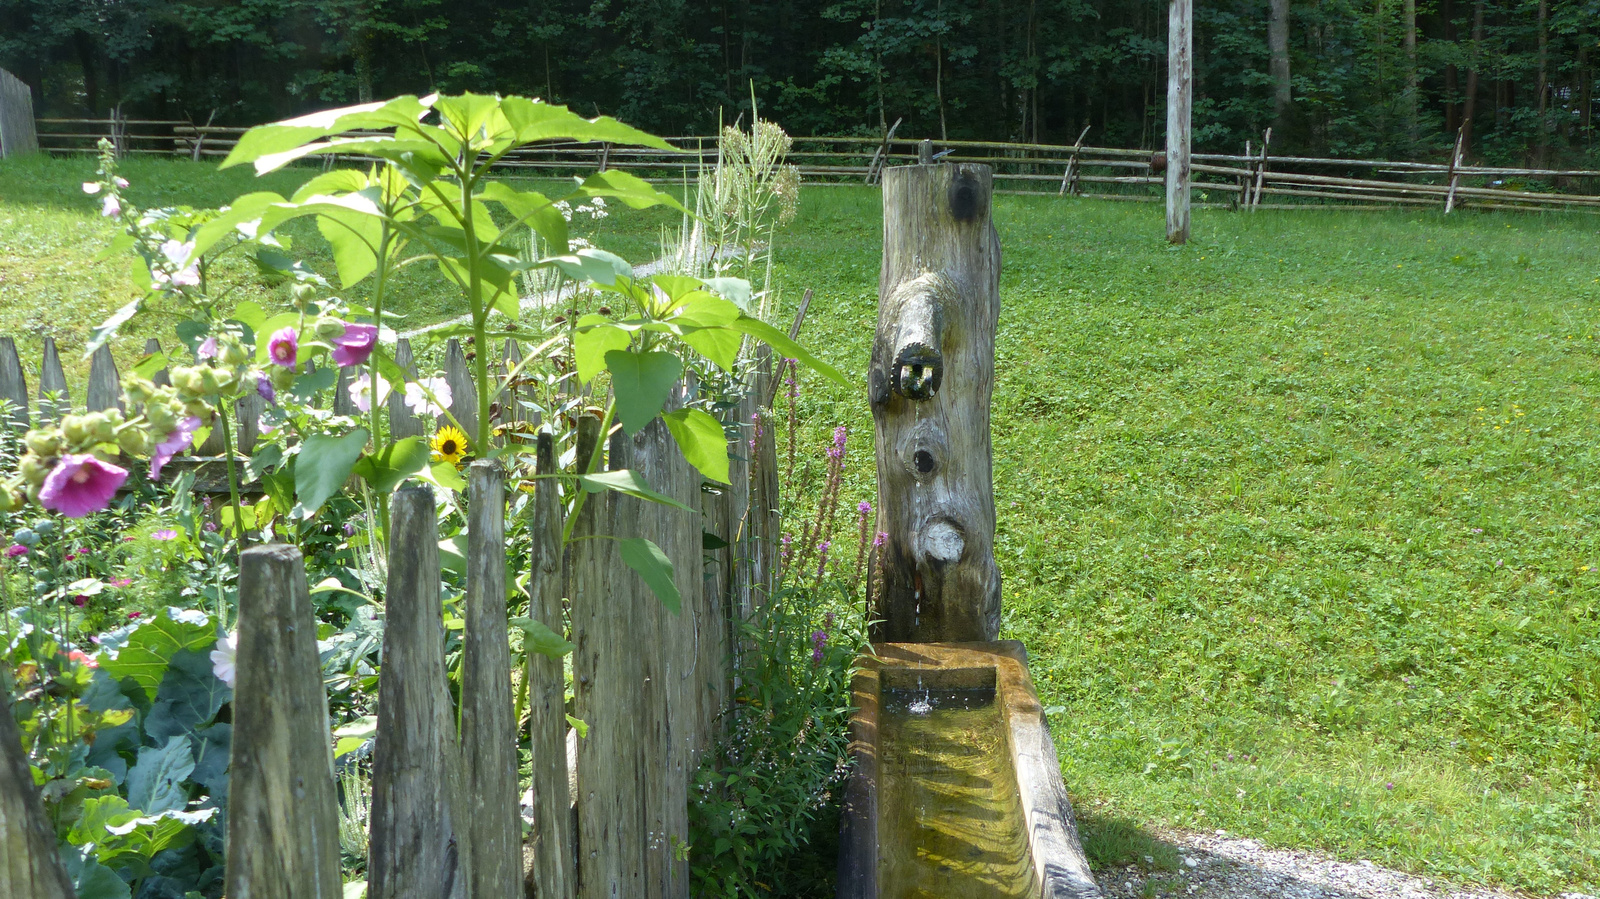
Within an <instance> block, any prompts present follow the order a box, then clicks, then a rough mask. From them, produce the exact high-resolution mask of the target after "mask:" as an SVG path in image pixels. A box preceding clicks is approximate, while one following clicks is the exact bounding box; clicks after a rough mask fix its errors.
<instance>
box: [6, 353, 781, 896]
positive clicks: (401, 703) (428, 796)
mask: <svg viewBox="0 0 1600 899" xmlns="http://www.w3.org/2000/svg"><path fill="white" fill-rule="evenodd" d="M451 344H452V346H450V347H449V348H448V349H447V351H446V360H447V361H446V367H447V373H448V372H450V371H451V370H452V366H458V368H459V372H460V375H461V377H463V378H464V377H465V358H464V355H463V354H462V352H461V349H460V347H459V346H458V345H454V344H455V342H454V341H451ZM515 351H516V348H515V346H514V345H508V346H507V348H506V353H507V354H508V355H511V356H514V354H515ZM408 355H409V346H406V345H404V344H403V343H402V345H401V346H400V347H399V349H398V352H397V356H399V357H400V361H401V362H402V364H405V361H406V360H405V357H406V356H408ZM40 367H41V370H42V372H43V374H42V375H41V376H40V381H39V383H40V388H41V392H42V393H43V394H45V395H46V396H45V398H44V399H43V400H41V402H40V403H38V404H31V403H29V402H28V396H27V388H26V383H25V381H24V380H23V371H22V368H21V365H20V362H19V361H18V358H17V353H16V348H15V344H14V341H12V340H11V339H9V338H0V396H3V397H6V398H11V399H15V398H16V397H17V396H18V395H19V392H20V396H21V397H22V399H23V402H22V403H21V404H20V406H21V407H22V408H23V409H26V410H27V411H28V412H29V413H31V414H33V415H36V416H54V415H58V414H62V413H63V412H64V411H65V410H66V409H68V408H70V407H69V406H68V405H64V404H63V402H62V394H63V393H64V391H65V380H64V378H63V377H62V376H61V367H60V360H59V358H58V356H57V354H56V350H55V347H54V345H53V343H51V342H47V343H46V344H45V351H44V358H43V360H42V363H41V366H40ZM115 384H116V377H115V365H114V363H113V361H112V360H111V357H110V354H109V352H108V351H105V350H102V351H101V352H100V353H97V354H96V356H95V362H94V363H93V365H92V367H91V375H90V379H89V387H88V391H87V395H88V400H87V406H88V408H102V409H103V408H107V407H109V406H110V405H112V404H113V403H115V402H116V397H117V394H116V393H115V392H114V391H113V390H112V387H113V386H114V385H115ZM691 389H692V387H691V386H689V385H685V384H680V385H679V386H678V388H677V390H676V392H675V394H674V395H673V397H672V398H671V399H670V400H669V405H675V404H681V403H683V402H685V401H686V400H687V399H688V395H689V391H690V390H691ZM773 389H774V382H773V375H772V358H771V354H770V353H768V352H765V351H762V352H758V354H757V357H756V366H755V371H754V374H753V376H752V377H751V383H750V385H749V390H748V392H747V393H746V395H745V396H744V399H743V400H742V402H741V404H740V406H739V408H738V411H737V412H736V413H735V414H736V415H737V416H739V419H738V420H739V421H740V422H741V423H742V424H744V425H745V429H746V431H748V434H747V437H746V439H745V440H741V445H740V446H739V447H737V450H738V451H736V452H734V453H733V454H732V456H733V459H732V478H731V481H732V483H731V484H729V485H726V486H722V485H717V486H716V489H708V488H707V486H706V485H703V484H702V479H701V477H700V475H699V474H698V472H696V471H695V469H694V468H693V467H692V466H690V465H689V463H688V462H687V461H686V460H685V459H684V457H683V455H682V453H681V452H680V451H679V449H678V447H677V444H676V442H675V441H674V440H673V439H672V437H671V435H670V433H669V432H668V431H667V429H666V427H665V425H664V423H663V422H661V421H660V420H657V421H656V422H654V423H652V424H651V425H649V426H648V427H646V428H645V429H644V430H642V431H641V432H640V433H639V434H638V435H636V436H635V437H633V438H629V437H627V436H626V435H625V434H623V433H622V432H621V431H618V432H617V433H615V434H613V435H612V436H611V438H610V440H609V441H606V442H605V443H607V445H602V443H603V441H602V440H601V435H600V433H599V425H600V422H599V420H598V419H596V418H594V417H590V416H585V417H583V418H580V419H579V421H578V426H577V433H576V452H575V453H574V456H575V459H574V462H573V467H572V468H571V469H569V470H568V473H569V474H572V473H576V472H578V471H584V470H587V466H588V464H589V461H590V460H591V459H593V458H594V457H595V455H596V454H599V455H600V456H601V459H602V461H603V462H604V465H602V466H600V467H601V468H609V469H613V470H616V469H630V470H632V471H635V472H637V473H639V474H640V475H641V476H643V477H644V479H645V480H646V481H647V482H648V483H649V484H650V485H651V486H652V487H653V488H654V489H655V490H657V491H658V492H660V493H663V494H665V495H667V496H668V497H671V498H672V499H673V500H675V501H677V502H678V503H681V504H682V505H683V506H686V507H688V509H691V510H694V511H685V510H684V509H682V508H675V507H672V506H667V505H663V504H657V503H651V502H646V501H642V500H638V499H634V498H630V497H627V496H624V495H622V494H618V493H613V492H601V493H596V494H591V495H589V496H588V497H587V501H586V502H585V503H584V504H583V506H582V509H581V511H580V512H579V513H578V518H577V520H576V521H575V522H573V527H572V540H571V541H570V542H569V543H567V544H566V545H565V546H563V544H562V541H561V534H562V532H563V527H564V526H565V524H566V522H565V521H564V519H563V515H564V512H563V504H562V501H561V499H560V497H559V496H558V493H557V491H558V489H559V488H558V486H557V483H558V482H557V480H556V479H549V478H538V479H534V480H533V481H532V482H531V483H527V484H518V485H512V486H513V487H514V488H523V489H526V490H531V491H532V493H533V497H534V498H533V502H532V510H531V514H532V516H533V519H532V522H533V527H532V531H533V533H534V534H535V535H536V536H535V538H534V541H533V546H532V555H531V561H530V562H529V570H528V572H527V573H528V574H529V579H528V586H527V605H528V609H527V611H528V616H529V617H530V618H532V619H534V620H537V621H539V622H541V623H542V624H544V625H545V626H546V627H548V628H550V629H551V630H552V631H554V632H555V633H557V634H567V635H569V638H570V640H571V642H572V643H573V644H575V647H576V648H575V650H574V651H573V655H572V659H571V667H572V685H573V692H574V701H573V703H572V708H571V710H570V714H572V715H574V716H575V717H576V718H577V719H579V720H581V721H582V722H583V723H584V725H585V726H586V729H587V735H586V736H585V737H583V738H582V739H579V738H578V737H577V735H576V733H575V731H574V729H573V728H572V727H570V726H569V722H568V720H567V715H568V714H569V710H568V707H567V703H566V701H565V688H566V680H565V676H564V674H563V665H562V662H561V661H559V660H555V659H550V658H547V657H545V656H542V655H539V654H537V653H530V654H529V655H530V658H529V660H528V664H527V666H526V667H525V668H524V669H523V670H522V671H520V672H519V673H518V674H517V675H516V678H517V679H519V680H520V681H521V682H522V684H523V685H525V688H526V691H527V693H526V695H527V697H528V702H527V707H528V710H529V712H528V716H527V720H526V721H525V722H518V721H517V720H515V715H514V711H513V710H514V708H515V706H514V704H513V699H512V684H513V674H512V672H511V659H510V650H509V641H508V633H507V632H508V624H507V604H508V601H507V595H508V594H507V587H506V578H507V576H508V574H509V575H516V574H518V572H508V570H507V550H506V539H505V512H506V509H507V493H508V485H507V484H506V475H505V473H504V471H503V470H502V469H501V468H500V466H499V463H497V462H490V461H480V462H475V463H473V464H472V465H471V466H470V467H469V470H468V473H467V474H468V477H467V483H468V488H467V494H466V495H467V503H468V505H467V517H468V528H467V534H468V547H467V568H466V570H467V575H466V583H467V594H466V598H465V609H464V618H465V626H464V632H463V650H462V652H463V655H462V665H461V690H460V692H461V700H460V709H459V726H458V725H457V720H458V719H457V713H456V709H455V706H454V705H453V703H452V699H451V695H450V692H449V688H448V685H447V681H446V674H445V667H444V664H445V663H444V657H443V646H444V630H443V621H442V611H441V610H442V605H441V597H440V579H439V571H440V568H439V535H438V532H437V520H436V514H435V501H434V496H433V493H432V488H430V487H427V486H425V485H424V486H411V487H404V488H402V489H401V490H399V491H398V492H397V493H396V494H395V495H394V496H393V498H392V503H391V511H392V514H391V519H390V529H389V535H388V539H389V547H388V548H389V552H388V554H387V555H388V575H387V576H388V581H387V589H386V592H385V595H384V616H385V635H384V643H383V650H382V652H383V664H382V670H381V674H380V682H379V696H378V723H377V732H376V737H375V743H374V751H373V756H372V791H373V793H372V804H371V817H370V830H369V834H370V853H369V860H368V869H367V878H368V890H369V892H368V896H369V897H371V899H393V897H429V899H434V897H462V899H466V897H472V899H477V897H496V899H509V897H514V896H515V897H520V896H524V895H526V896H530V897H532V896H537V897H541V899H580V897H581V899H601V897H634V896H639V897H663V899H687V897H688V896H689V871H688V862H687V851H686V850H687V845H688V839H689V833H688V814H689V812H688V810H689V790H690V785H691V781H692V778H693V775H694V773H695V771H696V769H697V768H698V766H699V764H700V761H701V759H702V757H703V756H704V755H705V753H707V752H709V751H711V749H712V746H713V743H714V741H715V738H716V735H717V732H718V728H719V726H720V722H721V720H722V715H723V713H724V712H725V711H726V710H727V707H728V705H729V701H728V700H729V697H730V695H731V677H732V670H733V668H732V664H733V659H732V656H733V653H735V652H736V651H738V649H739V647H738V645H737V642H736V641H735V640H734V639H733V633H734V629H735V628H734V622H735V621H736V619H739V618H745V617H748V616H750V615H751V614H753V613H754V611H755V610H756V609H757V608H758V607H759V606H760V605H761V604H762V603H763V602H764V600H765V597H766V596H767V595H768V592H769V590H770V588H771V585H772V580H773V577H774V572H775V565H776V559H777V552H778V525H779V522H778V517H777V514H778V513H777V506H778V477H777V470H778V466H777V452H776V448H775V443H774V431H773V429H772V428H770V427H764V428H759V427H753V422H755V421H756V420H757V418H758V416H759V415H760V414H761V413H760V409H761V408H762V406H763V405H765V404H767V403H770V402H771V397H772V395H773ZM398 393H399V391H395V392H394V393H392V394H391V397H394V396H397V395H398ZM470 395H471V391H470V390H469V389H467V388H466V387H465V386H463V388H462V389H461V390H460V391H457V392H456V394H455V397H454V398H455V399H459V400H461V401H462V402H463V403H464V404H465V405H470V403H469V402H466V400H467V398H469V397H470ZM339 396H347V394H345V392H344V391H343V390H340V392H339V393H338V394H336V395H335V398H334V399H335V402H337V401H338V397H339ZM68 402H70V401H68ZM402 408H403V407H402ZM463 411H465V410H464V409H463V408H458V409H457V411H456V414H457V415H458V417H459V416H460V415H461V413H462V412H463ZM35 420H37V419H35ZM410 421H411V422H412V423H413V424H416V425H417V426H418V430H419V431H420V423H418V422H416V421H415V419H411V420H410ZM403 422H404V419H402V418H397V419H395V427H396V429H397V430H396V433H397V434H399V432H400V430H401V429H403V428H404V427H405V425H404V424H403ZM243 431H244V429H243V428H241V432H243ZM254 439H255V435H254V434H251V435H250V436H248V437H247V435H246V434H245V433H241V434H240V440H239V446H238V447H237V451H238V452H239V453H241V454H247V453H248V451H249V448H251V447H252V446H253V442H252V441H253V440H254ZM533 439H534V441H535V446H534V450H535V454H536V459H537V469H536V470H537V472H538V473H539V474H555V473H557V472H558V469H557V458H558V456H557V453H556V449H555V441H554V438H553V436H552V434H551V433H550V431H549V430H548V429H544V430H540V431H538V432H537V434H536V436H535V437H534V438H533ZM746 447H748V448H749V449H748V450H746ZM202 451H204V450H202ZM218 452H219V453H220V452H222V449H221V448H220V447H219V448H218ZM567 483H569V484H570V483H571V482H570V481H569V482H567ZM568 489H569V490H570V489H571V488H570V487H569V488H568ZM705 534H712V535H715V536H716V537H718V538H719V540H717V541H708V540H706V539H705ZM611 537H616V538H628V537H645V538H648V539H650V540H652V541H654V542H655V543H656V544H657V545H658V546H659V547H661V549H662V550H663V552H664V553H665V554H666V555H667V557H668V558H669V559H670V560H671V561H672V564H673V571H674V575H673V579H674V582H675V585H676V587H677V590H678V593H679V595H680V597H681V606H680V608H679V609H678V610H677V611H676V612H673V611H669V610H667V609H666V608H665V607H664V606H663V605H662V603H661V602H660V601H659V600H658V599H657V598H656V596H655V594H654V593H653V592H652V591H651V590H650V589H649V588H648V587H647V586H646V585H645V584H644V583H643V582H642V581H641V580H640V578H639V577H638V576H637V575H636V574H634V573H633V571H632V570H631V569H629V568H627V567H626V566H625V565H624V564H623V563H622V562H621V560H620V557H619V552H620V549H619V546H620V544H619V543H618V542H617V541H616V540H613V539H607V538H611ZM718 544H726V545H725V546H722V547H721V548H718V549H709V548H708V547H709V546H713V545H718ZM513 601H514V602H518V603H519V604H520V601H519V600H515V599H514V600H513ZM316 624H317V622H316V619H315V617H314V609H313V606H312V604H311V601H310V597H309V594H308V592H307V581H306V575H305V570H304V567H303V565H302V561H301V557H300V553H299V552H298V551H297V550H296V549H294V548H292V547H288V546H282V545H270V546H259V547H253V548H250V549H247V550H245V551H244V552H243V553H241V557H240V574H239V641H238V660H237V665H236V669H237V671H238V672H239V674H238V681H237V685H236V687H235V694H234V712H233V726H234V736H233V740H234V743H233V755H232V762H231V767H230V775H229V776H230V786H229V796H230V800H229V802H230V807H229V819H228V825H227V827H228V829H227V836H228V840H227V879H226V883H227V888H226V889H227V892H226V895H228V896H230V897H235V899H243V897H249V896H272V897H280V896H281V897H315V899H340V897H341V896H342V892H341V889H342V888H341V884H340V873H339V872H340V864H339V863H340V854H339V853H340V850H339V840H338V824H339V819H338V802H337V790H338V785H337V782H336V779H335V776H334V771H333V766H332V761H333V760H332V754H331V752H332V750H331V747H332V738H331V732H330V723H329V718H328V711H327V708H328V706H327V695H326V692H325V690H324V686H323V679H322V672H321V669H320V666H319V663H318V656H317V650H316V643H315V634H316ZM3 700H4V697H0V701H3ZM0 718H4V719H5V720H9V718H8V717H7V716H6V715H5V714H4V709H3V708H0ZM519 746H526V747H527V748H528V749H529V750H530V751H531V758H532V767H533V776H532V794H533V797H534V814H535V819H536V823H535V825H534V828H533V837H532V840H531V841H530V842H528V843H526V844H525V843H524V841H523V839H522V832H521V822H520V819H519V811H518V804H519V799H520V796H521V794H520V791H519V784H518V749H519ZM17 752H18V744H17V741H16V739H15V738H14V736H11V737H10V738H9V739H8V735H7V734H6V733H5V732H4V730H3V729H0V787H7V781H6V778H7V776H8V771H10V772H12V773H14V770H15V766H16V765H18V764H21V765H22V766H23V767H22V771H23V772H24V773H25V772H26V763H25V761H24V760H21V759H20V758H17V757H15V756H16V754H17ZM19 783H20V781H19ZM0 792H3V793H6V796H5V797H4V798H0V850H3V855H4V857H0V895H28V896H37V897H39V899H57V897H70V896H71V895H72V893H71V890H70V888H69V887H67V886H66V883H65V880H64V879H60V883H59V884H57V883H56V882H55V881H56V880H57V879H59V878H57V877H56V874H57V873H59V872H57V871H55V870H54V862H53V859H54V853H55V849H54V845H53V843H54V841H53V838H48V839H46V838H45V837H41V836H40V834H46V835H47V834H48V828H47V827H46V825H45V823H44V822H43V820H42V810H41V809H40V807H39V806H38V803H37V801H36V800H34V799H33V794H32V792H31V787H30V788H29V789H28V790H26V791H21V792H18V793H12V792H10V791H9V787H7V789H5V790H0ZM24 794H25V795H24ZM23 800H27V801H26V802H24V801H23ZM8 802H17V803H21V804H23V805H27V806H28V808H27V809H26V810H25V811H26V812H27V814H26V815H24V814H22V812H21V811H18V810H16V809H10V808H8V807H7V806H6V803H8ZM18 872H22V873H21V874H19V873H18ZM30 872H41V873H36V874H35V873H30ZM8 877H10V878H11V880H9V881H8V880H7V878H8ZM24 877H26V878H31V879H23V878H24ZM8 883H13V884H26V885H27V886H25V887H17V888H18V889H22V892H20V893H6V892H5V889H4V887H5V886H6V885H7V884H8Z"/></svg>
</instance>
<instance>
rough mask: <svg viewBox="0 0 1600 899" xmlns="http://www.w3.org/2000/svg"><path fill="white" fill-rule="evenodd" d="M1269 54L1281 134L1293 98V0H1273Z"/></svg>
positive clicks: (1275, 124)
mask: <svg viewBox="0 0 1600 899" xmlns="http://www.w3.org/2000/svg"><path fill="white" fill-rule="evenodd" d="M1258 21H1259V20H1258ZM1168 52H1169V53H1170V52H1171V51H1170V50H1169V51H1168ZM1267 56H1268V66H1269V68H1270V69H1271V74H1272V127H1273V130H1275V131H1277V132H1278V133H1279V134H1287V133H1288V132H1287V131H1286V130H1285V125H1286V124H1287V121H1288V117H1289V101H1290V95H1289V0H1271V3H1270V6H1269V9H1268V17H1267Z"/></svg>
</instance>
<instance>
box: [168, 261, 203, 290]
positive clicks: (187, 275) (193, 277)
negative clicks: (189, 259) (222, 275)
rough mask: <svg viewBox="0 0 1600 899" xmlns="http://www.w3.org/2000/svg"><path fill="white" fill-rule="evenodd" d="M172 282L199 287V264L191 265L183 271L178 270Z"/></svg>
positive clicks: (182, 285) (178, 284) (183, 285)
mask: <svg viewBox="0 0 1600 899" xmlns="http://www.w3.org/2000/svg"><path fill="white" fill-rule="evenodd" d="M172 283H173V284H176V285H177V286H179V287H199V286H200V267H199V266H198V265H191V266H189V267H188V268H186V269H184V270H183V271H181V272H178V273H177V274H176V275H173V276H172Z"/></svg>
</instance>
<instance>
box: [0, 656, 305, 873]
mask: <svg viewBox="0 0 1600 899" xmlns="http://www.w3.org/2000/svg"><path fill="white" fill-rule="evenodd" d="M10 686H11V685H10V683H9V681H5V680H4V679H0V896H7V897H11V896H15V897H17V899H73V897H74V893H73V890H72V884H71V882H70V881H69V880H68V879H67V872H66V871H65V870H63V869H62V867H61V858H60V856H59V855H57V854H56V835H55V831H54V829H53V828H52V827H51V826H50V821H49V819H48V818H46V817H45V815H44V806H43V805H41V804H40V802H39V788H38V787H36V786H34V783H33V774H32V772H31V771H30V770H29V768H28V756H27V754H26V753H25V752H23V749H22V738H21V736H20V735H18V733H17V723H16V721H14V720H13V719H12V717H11V699H10V693H11V691H10V689H9V688H10ZM335 870H337V866H336V867H335Z"/></svg>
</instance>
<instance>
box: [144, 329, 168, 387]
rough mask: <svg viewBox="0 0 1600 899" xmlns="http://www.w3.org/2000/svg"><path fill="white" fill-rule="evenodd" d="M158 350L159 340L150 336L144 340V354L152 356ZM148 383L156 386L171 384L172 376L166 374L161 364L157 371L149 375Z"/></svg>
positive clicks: (165, 369) (159, 347) (159, 348)
mask: <svg viewBox="0 0 1600 899" xmlns="http://www.w3.org/2000/svg"><path fill="white" fill-rule="evenodd" d="M159 352H161V341H159V340H157V339H155V338H154V337H152V338H150V339H149V340H146V341H145V342H144V354H145V355H146V356H154V355H155V354H157V353H159ZM150 383H152V384H154V385H156V386H157V387H167V386H170V385H171V384H172V376H171V375H169V374H167V367H166V366H165V365H163V366H161V369H160V370H159V371H157V372H156V373H155V374H153V375H151V376H150Z"/></svg>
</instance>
